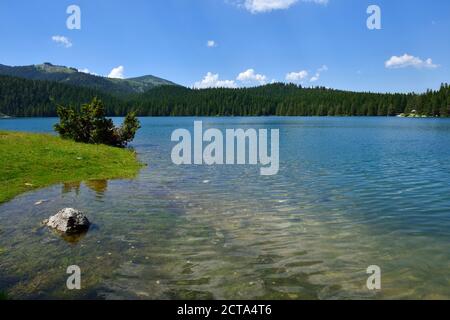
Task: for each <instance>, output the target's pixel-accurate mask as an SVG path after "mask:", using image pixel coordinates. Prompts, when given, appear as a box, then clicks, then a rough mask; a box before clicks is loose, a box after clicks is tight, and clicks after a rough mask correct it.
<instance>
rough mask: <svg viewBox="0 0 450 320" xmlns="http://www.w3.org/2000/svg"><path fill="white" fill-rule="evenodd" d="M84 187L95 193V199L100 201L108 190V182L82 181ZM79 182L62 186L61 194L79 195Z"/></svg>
mask: <svg viewBox="0 0 450 320" xmlns="http://www.w3.org/2000/svg"><path fill="white" fill-rule="evenodd" d="M84 184H85V185H86V187H88V188H89V189H91V190H92V191H94V192H96V194H97V198H99V199H101V198H102V197H103V195H104V194H105V192H106V190H107V189H108V180H104V179H103V180H88V181H84ZM80 187H81V182H67V183H63V185H62V193H63V194H64V193H71V192H75V194H77V195H78V194H79V193H80Z"/></svg>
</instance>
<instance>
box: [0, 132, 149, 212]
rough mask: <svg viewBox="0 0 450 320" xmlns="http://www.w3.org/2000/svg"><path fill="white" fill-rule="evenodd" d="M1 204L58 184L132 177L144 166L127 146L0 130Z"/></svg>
mask: <svg viewBox="0 0 450 320" xmlns="http://www.w3.org/2000/svg"><path fill="white" fill-rule="evenodd" d="M0 149H1V150H2V153H1V154H0V162H1V163H3V164H6V165H4V166H2V167H0V181H1V184H0V205H1V204H3V203H6V202H8V201H10V200H12V199H13V198H15V197H16V196H18V195H20V194H22V193H25V192H28V191H32V190H37V189H41V188H44V187H48V186H51V185H54V184H57V183H64V182H66V183H68V182H75V181H77V182H78V181H89V180H101V179H103V180H109V179H127V178H131V179H132V178H134V177H135V176H136V175H137V174H138V173H139V171H140V169H141V168H142V167H143V164H142V163H140V162H139V161H138V159H137V156H136V154H135V153H134V152H132V151H130V150H128V149H120V148H114V147H108V146H104V145H89V144H82V143H76V142H72V141H69V140H63V139H61V138H59V137H56V136H53V135H50V134H40V133H24V132H17V131H5V130H0Z"/></svg>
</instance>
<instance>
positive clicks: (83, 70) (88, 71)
mask: <svg viewBox="0 0 450 320" xmlns="http://www.w3.org/2000/svg"><path fill="white" fill-rule="evenodd" d="M78 72H82V73H87V74H92V75H94V76H98V74H97V73H95V72H91V71H90V70H89V69H88V68H83V69H78Z"/></svg>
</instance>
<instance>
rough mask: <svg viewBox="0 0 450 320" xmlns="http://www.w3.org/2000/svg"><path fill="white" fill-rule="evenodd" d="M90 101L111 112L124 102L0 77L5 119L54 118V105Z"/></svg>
mask: <svg viewBox="0 0 450 320" xmlns="http://www.w3.org/2000/svg"><path fill="white" fill-rule="evenodd" d="M94 97H98V98H100V99H102V100H103V101H104V102H105V105H106V106H107V107H108V108H110V109H111V110H118V111H120V110H121V108H125V102H124V100H122V99H121V98H119V97H116V96H112V95H109V94H107V93H103V92H102V91H99V90H95V89H90V88H83V87H77V86H72V85H67V84H62V83H59V82H53V81H43V80H27V79H22V78H15V77H9V76H0V114H4V115H8V116H16V117H25V116H28V117H34V116H44V117H50V116H56V107H57V106H58V105H65V106H74V107H78V106H80V105H81V104H83V103H86V102H89V101H91V100H92V98H94ZM110 114H113V113H110Z"/></svg>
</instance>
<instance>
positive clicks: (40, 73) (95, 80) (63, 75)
mask: <svg viewBox="0 0 450 320" xmlns="http://www.w3.org/2000/svg"><path fill="white" fill-rule="evenodd" d="M0 75H4V76H11V77H18V78H24V79H29V80H47V81H54V82H59V83H62V84H68V85H74V86H79V87H87V88H90V89H94V90H99V91H102V92H104V93H108V94H112V95H116V96H117V95H122V96H123V95H130V94H135V93H143V92H145V91H147V90H149V89H153V88H156V87H159V86H163V85H169V86H176V84H175V83H173V82H171V81H168V80H164V79H161V78H157V77H155V76H151V75H148V76H143V77H138V78H131V79H112V78H107V77H101V76H97V75H93V74H89V73H84V72H80V71H79V70H77V69H75V68H70V67H65V66H56V65H53V64H51V63H48V62H46V63H43V64H39V65H31V66H17V67H11V66H6V65H2V64H0Z"/></svg>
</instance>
